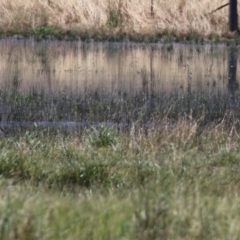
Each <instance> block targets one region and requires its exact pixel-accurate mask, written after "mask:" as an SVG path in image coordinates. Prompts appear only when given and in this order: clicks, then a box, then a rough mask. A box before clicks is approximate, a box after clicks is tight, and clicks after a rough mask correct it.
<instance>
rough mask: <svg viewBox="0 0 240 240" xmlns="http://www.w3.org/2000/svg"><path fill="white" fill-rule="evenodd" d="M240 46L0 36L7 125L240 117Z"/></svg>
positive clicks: (0, 103)
mask: <svg viewBox="0 0 240 240" xmlns="http://www.w3.org/2000/svg"><path fill="white" fill-rule="evenodd" d="M238 49H239V48H238V47H226V46H224V45H216V46H213V45H204V46H200V45H199V46H191V45H180V44H169V45H162V44H134V43H83V42H58V41H42V42H36V41H34V40H29V39H28V40H16V39H13V38H12V39H2V40H0V52H1V59H0V71H1V75H0V89H1V91H0V116H1V120H2V126H3V125H4V126H9V125H14V124H15V125H24V124H25V125H26V124H27V123H28V124H32V123H34V122H35V123H36V122H37V125H42V126H58V124H60V125H63V126H64V124H67V125H68V126H85V124H86V125H88V124H97V123H100V122H101V123H102V122H104V123H109V124H110V125H112V124H120V125H122V126H125V125H128V124H131V123H132V122H141V123H143V124H145V125H147V124H149V122H152V121H153V119H161V118H163V117H166V116H167V117H169V118H173V119H177V118H179V117H181V116H186V115H191V116H192V117H196V118H199V117H202V116H204V118H205V119H206V120H207V121H212V120H215V119H221V118H222V117H224V116H225V115H226V114H228V113H229V111H231V112H234V116H235V117H238V109H239V106H240V99H239V96H240V94H239V89H238V86H239V82H238V79H239V74H240V72H239V71H240V70H239V69H238V65H239V61H240V60H239V57H238V55H239V54H238V51H239V50H238ZM53 123H54V124H53Z"/></svg>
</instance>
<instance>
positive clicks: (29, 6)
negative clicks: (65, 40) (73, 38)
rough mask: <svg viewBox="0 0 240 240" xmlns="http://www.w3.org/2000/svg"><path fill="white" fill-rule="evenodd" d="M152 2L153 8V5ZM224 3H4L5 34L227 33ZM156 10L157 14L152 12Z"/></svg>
mask: <svg viewBox="0 0 240 240" xmlns="http://www.w3.org/2000/svg"><path fill="white" fill-rule="evenodd" d="M152 2H153V5H152ZM224 3H226V1H224V0H221V1H218V0H212V1H210V0H161V1H160V0H153V1H151V0H143V1H140V0H117V1H115V0H106V1H100V0H90V1H89V0H70V1H63V0H34V1H30V0H26V1H21V0H16V1H7V0H0V15H1V18H0V31H1V32H3V33H8V32H11V33H12V32H13V33H21V32H29V31H32V30H35V29H38V28H41V27H44V28H51V29H54V31H57V30H58V31H59V30H61V31H62V32H67V31H74V32H76V33H80V34H81V33H84V32H86V31H87V32H88V33H90V34H93V35H94V34H99V33H102V34H103V33H104V34H118V33H122V34H126V35H129V34H130V35H134V34H156V33H162V32H165V31H170V32H171V31H174V33H175V34H178V35H179V34H180V35H182V34H183V35H184V34H188V33H189V32H196V33H197V34H200V35H202V36H207V35H209V34H217V35H219V36H223V35H226V34H227V33H228V7H225V8H223V9H221V10H219V11H217V12H215V13H213V14H208V13H209V12H211V11H212V10H214V9H216V8H217V7H219V6H221V5H222V4H224ZM151 6H153V11H151Z"/></svg>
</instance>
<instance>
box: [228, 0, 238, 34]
mask: <svg viewBox="0 0 240 240" xmlns="http://www.w3.org/2000/svg"><path fill="white" fill-rule="evenodd" d="M229 30H230V31H232V32H234V31H237V30H238V10H237V0H229Z"/></svg>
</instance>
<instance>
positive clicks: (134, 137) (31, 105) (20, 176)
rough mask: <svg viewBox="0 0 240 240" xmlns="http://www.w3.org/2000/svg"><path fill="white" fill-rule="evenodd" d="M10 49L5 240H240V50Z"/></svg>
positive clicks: (1, 204)
mask: <svg viewBox="0 0 240 240" xmlns="http://www.w3.org/2000/svg"><path fill="white" fill-rule="evenodd" d="M0 43H1V44H0V48H1V52H2V56H3V58H2V59H1V61H0V69H1V73H2V75H1V81H0V86H1V88H0V104H1V105H0V116H1V125H0V126H1V128H2V130H3V131H2V132H1V136H0V149H1V151H0V239H3V240H14V239H19V240H26V239H39V240H43V239H44V240H46V239H47V240H48V239H49V240H50V239H51V240H52V239H57V240H61V239H62V240H65V239H74V240H75V239H86V240H90V239H92V240H99V239H102V240H105V239H114V240H115V239H136V240H148V239H149V240H153V239H174V240H175V239H179V240H180V239H226V238H228V239H239V237H240V231H239V227H238V225H239V224H238V223H239V220H240V219H239V216H240V215H239V203H240V200H239V182H240V177H239V160H240V145H239V144H240V122H239V119H240V99H239V97H240V95H239V90H238V80H237V78H236V77H238V76H239V70H238V69H237V68H233V67H232V66H235V65H234V64H236V65H237V63H238V61H239V60H238V48H225V47H223V46H222V45H221V46H218V47H213V46H206V47H203V46H195V47H194V46H189V47H184V46H179V45H177V46H176V45H172V44H170V45H161V46H158V45H150V46H147V45H144V44H143V45H137V46H136V45H134V44H133V45H131V44H128V45H124V44H122V45H121V44H120V45H118V44H112V45H111V44H110V45H108V44H103V45H101V44H99V45H94V44H83V43H66V42H63V43H61V44H60V43H59V42H48V41H46V42H41V43H36V42H34V41H23V40H21V41H18V42H17V41H16V40H13V41H12V40H11V41H10V40H9V41H8V40H2V41H1V42H0ZM229 49H230V50H231V51H229ZM233 60H234V61H233ZM59 68H60V69H59ZM232 68H233V69H235V70H236V71H233V74H234V75H235V78H231V73H232V71H231V69H232ZM232 80H233V81H232Z"/></svg>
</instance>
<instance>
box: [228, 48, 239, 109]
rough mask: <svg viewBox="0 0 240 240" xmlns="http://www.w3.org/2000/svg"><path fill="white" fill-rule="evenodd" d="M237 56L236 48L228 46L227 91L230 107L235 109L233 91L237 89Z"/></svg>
mask: <svg viewBox="0 0 240 240" xmlns="http://www.w3.org/2000/svg"><path fill="white" fill-rule="evenodd" d="M237 56H238V51H237V49H236V48H234V47H230V48H229V50H228V91H229V94H230V99H231V109H235V106H236V102H235V92H236V91H237V90H238V83H237Z"/></svg>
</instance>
